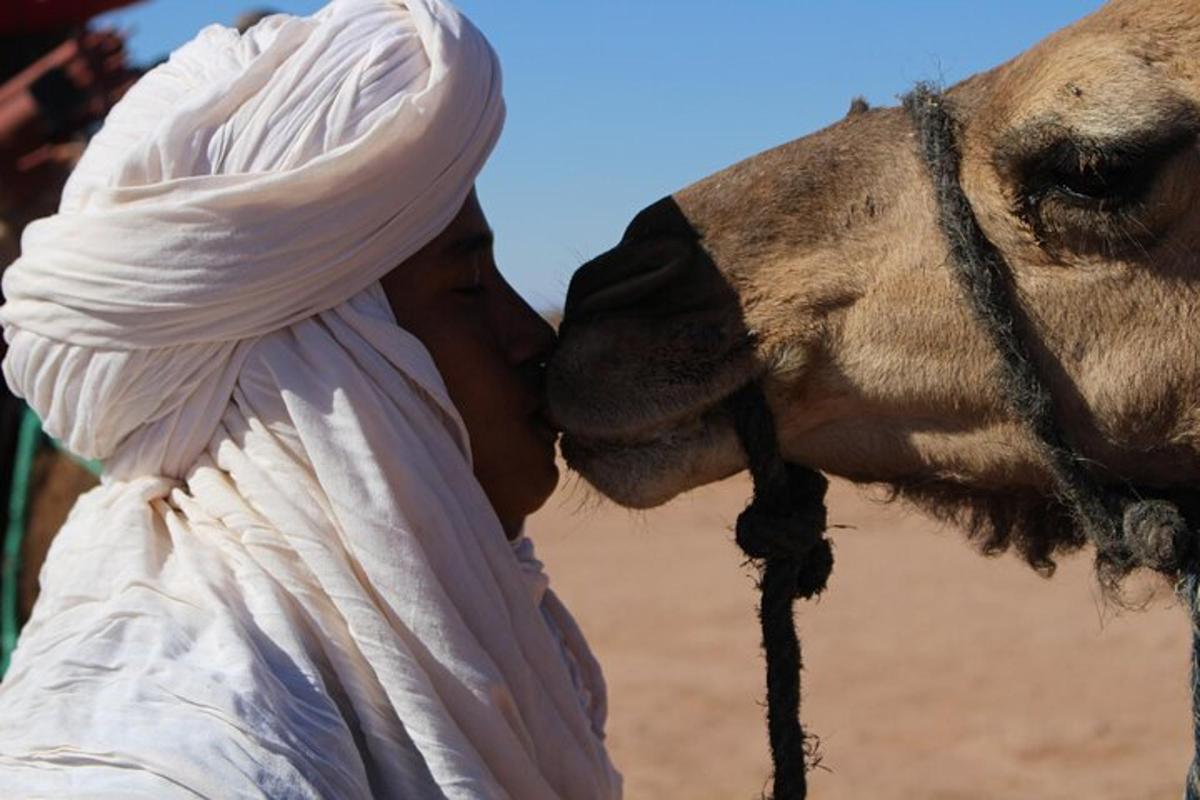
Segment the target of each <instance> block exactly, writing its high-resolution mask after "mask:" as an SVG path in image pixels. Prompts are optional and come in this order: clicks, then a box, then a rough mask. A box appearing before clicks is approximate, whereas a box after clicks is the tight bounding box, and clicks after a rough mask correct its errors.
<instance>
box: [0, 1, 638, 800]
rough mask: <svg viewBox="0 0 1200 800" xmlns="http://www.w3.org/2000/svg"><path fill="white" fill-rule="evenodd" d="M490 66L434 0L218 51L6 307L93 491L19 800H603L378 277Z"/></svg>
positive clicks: (451, 151) (206, 52)
mask: <svg viewBox="0 0 1200 800" xmlns="http://www.w3.org/2000/svg"><path fill="white" fill-rule="evenodd" d="M502 120H503V102H502V100H501V96H500V76H499V67H498V64H497V63H496V60H495V56H494V54H493V53H492V51H491V49H490V47H489V46H488V45H487V42H486V41H485V40H484V39H483V37H482V36H481V35H480V34H479V33H478V31H476V30H475V29H474V28H473V27H472V26H471V25H470V23H469V22H467V21H466V20H465V19H464V18H462V17H461V16H459V15H458V13H457V12H456V11H455V10H454V9H453V8H452V7H451V6H449V5H448V4H446V3H444V2H441V0H407V2H400V0H335V2H333V3H332V4H331V5H330V6H328V7H327V8H326V9H324V10H323V11H322V12H320V13H318V14H317V15H315V16H314V17H312V18H307V19H297V18H291V17H283V16H279V17H272V18H269V19H268V20H267V21H266V22H264V23H263V24H260V25H259V26H257V27H256V28H254V29H252V30H251V31H250V32H249V33H248V34H246V35H245V36H242V37H239V36H238V35H237V34H236V33H234V32H232V31H228V30H225V29H221V28H215V27H214V28H209V29H207V30H206V31H204V32H202V33H201V35H200V36H199V37H198V38H197V39H196V40H195V41H194V42H192V43H191V44H189V45H187V46H185V47H184V48H182V49H181V50H180V51H179V52H177V53H176V54H174V55H173V57H172V59H171V60H170V61H169V62H168V63H167V64H166V65H164V66H163V67H160V68H159V69H157V70H156V71H155V72H153V73H151V74H150V75H149V76H147V77H146V78H145V79H144V80H143V81H142V82H141V83H139V84H138V86H136V87H135V89H134V90H133V91H132V92H131V93H130V95H129V96H128V97H127V98H126V99H125V100H124V101H122V103H121V104H120V105H119V106H118V107H117V109H115V110H114V112H113V115H112V117H111V118H110V120H109V122H108V123H107V124H106V126H105V128H104V130H102V131H101V133H100V134H99V135H98V136H97V138H96V140H95V141H94V142H93V144H92V145H91V147H90V148H89V151H88V153H87V154H86V155H85V157H84V160H83V162H82V164H81V166H80V168H79V170H78V171H77V172H76V174H75V175H74V176H73V177H72V180H71V182H70V184H69V185H68V188H67V191H66V193H65V195H64V199H63V206H62V210H61V212H60V213H59V214H58V215H56V216H55V217H51V218H49V219H47V220H43V221H40V222H38V223H35V224H34V225H33V226H32V227H31V228H30V230H29V231H28V232H27V234H26V238H25V240H24V242H23V245H24V254H23V256H22V258H21V259H20V260H19V261H18V262H16V264H15V265H14V266H13V267H11V268H10V270H9V272H8V273H7V274H6V276H5V279H4V288H5V293H6V296H7V298H8V303H7V305H6V306H4V307H3V309H0V319H2V320H3V322H4V325H5V336H6V339H7V341H8V342H9V347H10V350H9V354H8V356H7V358H6V360H5V363H4V370H5V375H6V377H7V379H8V381H9V383H10V385H11V386H12V387H13V388H14V390H15V391H17V392H18V393H19V394H21V395H23V396H25V397H26V398H27V399H28V400H29V402H30V403H31V405H32V406H33V407H34V409H35V410H37V411H38V412H39V414H40V415H41V416H42V418H43V419H44V420H45V421H46V427H47V430H48V431H49V432H50V433H52V434H54V435H56V436H58V437H59V438H60V439H62V440H63V441H65V442H66V443H67V444H68V446H70V447H71V448H72V449H73V450H75V451H76V452H79V453H80V454H82V455H85V456H88V457H96V458H101V459H103V460H104V463H105V477H104V480H103V484H102V485H101V486H100V487H99V488H97V489H95V490H93V491H92V492H90V493H88V494H87V495H85V496H84V497H83V498H82V499H81V500H80V502H79V503H78V505H77V506H76V508H75V509H74V510H73V512H72V513H71V516H70V519H69V520H68V522H67V524H66V526H65V527H64V529H63V531H62V532H61V533H60V535H59V537H58V538H57V539H56V541H55V544H54V546H53V548H52V550H51V553H50V557H49V559H48V561H47V563H46V566H45V568H44V570H43V573H42V595H41V598H40V599H39V601H38V604H37V606H36V608H35V610H34V615H33V618H32V619H31V620H30V622H29V624H28V626H27V627H26V629H25V631H24V632H23V634H22V637H21V640H20V643H19V645H18V647H17V650H16V653H15V655H14V660H13V664H12V667H11V669H10V672H9V674H8V675H7V676H6V678H5V680H4V682H3V684H0V796H3V797H36V796H50V797H114V798H116V797H121V798H128V797H156V798H157V797H172V796H180V797H195V796H204V797H220V798H226V797H286V798H292V797H322V798H366V797H397V798H427V797H428V798H435V797H452V798H493V797H497V798H504V797H507V798H517V799H519V800H524V799H525V798H530V800H537V798H612V797H617V796H619V795H620V777H619V775H618V774H617V773H616V772H615V771H614V770H613V768H612V766H611V764H610V763H609V760H608V757H607V753H606V751H605V748H604V744H603V740H602V737H603V717H604V688H603V680H602V679H601V677H600V673H599V669H598V667H597V665H596V663H595V661H594V659H593V658H592V657H591V654H590V653H589V651H588V649H587V646H586V644H585V643H584V640H583V637H582V635H581V634H580V632H579V630H578V628H577V627H576V626H575V624H574V622H573V621H572V620H571V618H570V616H569V615H568V614H567V613H566V611H565V609H563V608H562V605H561V604H560V603H558V601H557V600H556V599H555V598H554V597H553V595H552V594H551V593H550V592H549V591H548V589H547V585H546V580H545V577H544V576H543V575H542V574H541V571H540V565H539V564H538V563H537V562H536V560H535V559H534V558H533V556H532V553H531V550H530V547H531V545H530V544H529V543H528V542H526V541H522V542H519V543H518V546H517V552H516V556H515V555H514V550H513V548H512V547H510V546H509V544H508V543H507V542H506V541H505V537H504V534H503V532H502V530H501V527H500V524H499V522H498V520H497V519H496V517H495V514H494V512H493V511H492V509H491V507H490V505H489V503H488V501H487V498H486V496H485V495H484V494H483V491H482V489H481V488H480V487H479V485H478V482H477V481H476V480H475V478H474V476H473V474H472V469H471V463H470V448H469V443H468V440H467V433H466V431H465V429H464V427H463V425H462V422H461V420H460V418H459V416H458V414H457V412H456V411H455V409H454V406H453V404H452V403H451V402H450V399H449V397H448V395H447V393H446V390H445V387H444V385H443V383H442V381H441V379H440V377H439V375H438V373H437V371H436V368H435V367H434V364H433V362H432V360H431V358H430V357H429V355H428V353H427V352H426V351H425V349H424V348H423V347H422V346H421V344H420V343H419V342H418V341H417V340H416V339H415V338H414V337H412V336H411V335H409V334H408V333H406V332H405V331H403V330H402V329H400V328H399V327H398V326H397V325H396V324H395V320H394V318H393V317H392V314H391V311H390V309H389V307H388V304H387V301H386V298H385V297H384V296H383V294H382V290H381V289H380V288H379V285H378V280H379V278H380V277H381V276H382V275H384V274H386V273H387V272H388V271H390V270H391V269H392V268H394V267H395V266H396V265H397V264H399V263H401V262H402V261H403V260H404V259H405V258H406V257H407V256H408V255H411V254H412V253H413V252H415V251H416V250H417V249H419V248H420V247H421V246H422V245H423V244H425V243H426V242H427V241H429V240H430V239H431V238H432V237H433V236H434V235H436V234H437V233H438V232H439V231H440V230H441V229H442V228H444V227H445V225H446V224H447V223H448V222H449V220H450V219H452V218H453V216H454V214H455V213H456V212H457V210H458V208H459V207H461V205H462V202H463V201H464V199H465V198H466V196H467V194H468V193H469V191H470V189H471V186H472V185H473V182H474V179H475V176H476V174H477V172H478V170H479V169H480V167H481V166H482V164H483V162H484V161H485V160H486V158H487V155H488V154H489V153H490V151H491V148H492V146H493V144H494V142H495V140H496V138H497V136H498V135H499V130H500V127H501V125H502Z"/></svg>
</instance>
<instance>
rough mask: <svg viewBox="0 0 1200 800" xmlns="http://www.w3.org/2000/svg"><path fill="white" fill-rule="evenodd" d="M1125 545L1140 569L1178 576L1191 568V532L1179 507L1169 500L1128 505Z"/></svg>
mask: <svg viewBox="0 0 1200 800" xmlns="http://www.w3.org/2000/svg"><path fill="white" fill-rule="evenodd" d="M1122 528H1123V529H1124V539H1125V545H1126V546H1127V547H1128V548H1129V551H1130V554H1131V555H1132V556H1133V558H1134V560H1135V562H1136V563H1137V564H1138V565H1139V566H1144V567H1148V568H1150V569H1152V570H1154V571H1156V572H1161V573H1166V574H1172V575H1174V574H1178V573H1180V572H1183V571H1186V570H1188V569H1189V567H1191V561H1192V557H1193V555H1194V553H1193V550H1194V546H1193V541H1192V531H1191V529H1190V528H1189V527H1188V523H1187V520H1185V519H1184V517H1183V514H1182V513H1180V511H1179V508H1178V507H1177V506H1176V505H1175V504H1174V503H1170V502H1168V501H1166V500H1138V501H1136V502H1132V503H1129V504H1128V505H1127V506H1125V513H1124V514H1123V519H1122Z"/></svg>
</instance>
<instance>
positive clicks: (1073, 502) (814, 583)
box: [731, 84, 1200, 800]
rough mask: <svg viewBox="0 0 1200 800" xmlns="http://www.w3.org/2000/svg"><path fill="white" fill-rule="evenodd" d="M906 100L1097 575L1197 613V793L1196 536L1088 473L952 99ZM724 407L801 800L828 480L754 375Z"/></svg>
mask: <svg viewBox="0 0 1200 800" xmlns="http://www.w3.org/2000/svg"><path fill="white" fill-rule="evenodd" d="M904 108H905V110H906V111H907V112H908V114H909V116H910V118H911V120H912V122H913V126H914V128H915V130H916V132H917V136H918V145H919V150H920V155H921V157H922V159H923V161H924V162H925V165H926V167H927V169H928V170H929V173H930V176H931V178H932V181H933V189H934V194H935V196H936V200H937V208H938V224H939V227H940V228H941V231H942V234H943V235H944V236H945V238H946V241H947V244H948V246H949V250H950V259H949V268H950V269H951V271H952V272H953V274H954V277H955V279H956V280H957V281H958V283H959V285H960V287H961V289H962V290H963V293H964V295H965V297H966V300H967V302H968V304H969V305H970V307H971V310H972V312H973V314H974V316H975V318H976V321H977V322H978V323H979V324H980V326H981V327H982V328H983V329H984V331H985V332H986V333H987V335H988V337H989V338H990V340H991V341H992V344H993V346H994V347H995V349H996V352H997V353H998V354H999V356H1000V362H1001V384H1002V386H1003V389H1004V394H1005V399H1006V401H1007V403H1008V405H1009V408H1010V409H1011V410H1012V412H1013V413H1014V415H1016V416H1017V417H1018V418H1019V419H1020V420H1021V421H1022V422H1023V423H1024V424H1025V426H1026V427H1027V429H1028V430H1029V432H1030V433H1031V434H1032V436H1033V439H1034V441H1035V442H1036V444H1037V447H1038V450H1039V452H1040V455H1041V460H1042V462H1043V464H1044V466H1045V469H1046V470H1047V472H1048V473H1049V475H1050V477H1051V479H1052V481H1053V484H1054V488H1055V492H1056V494H1057V496H1058V498H1059V500H1060V502H1062V504H1063V505H1064V506H1065V507H1066V508H1067V509H1068V511H1069V512H1070V514H1071V515H1072V517H1073V518H1074V520H1075V522H1076V524H1077V525H1078V527H1079V529H1080V530H1082V531H1083V532H1084V533H1085V535H1086V536H1087V538H1088V540H1089V541H1090V542H1091V543H1092V544H1093V545H1094V546H1095V549H1096V568H1097V573H1098V575H1099V577H1100V579H1101V580H1102V581H1103V582H1104V583H1105V584H1106V585H1107V586H1110V587H1115V586H1116V585H1117V583H1118V582H1119V581H1120V579H1121V578H1123V577H1124V576H1125V575H1127V574H1128V573H1129V572H1131V571H1132V570H1134V569H1136V568H1138V567H1147V568H1149V569H1153V570H1155V571H1158V572H1160V573H1163V574H1165V575H1168V576H1171V577H1173V578H1176V579H1177V580H1178V584H1177V591H1178V593H1179V595H1180V597H1181V599H1182V600H1183V601H1184V603H1185V605H1186V606H1187V608H1188V609H1189V611H1190V612H1191V617H1192V623H1193V646H1192V709H1193V720H1194V725H1193V728H1194V737H1195V758H1194V760H1193V762H1192V767H1191V771H1190V773H1189V776H1188V785H1187V794H1186V798H1187V800H1200V569H1198V564H1197V556H1198V555H1200V553H1197V547H1196V542H1195V537H1194V535H1193V533H1192V531H1191V529H1190V527H1189V525H1188V523H1187V521H1186V520H1185V519H1184V516H1183V514H1182V513H1181V512H1180V510H1179V508H1178V507H1177V506H1176V505H1174V504H1173V503H1171V502H1168V501H1166V500H1161V499H1142V498H1141V497H1140V496H1138V495H1137V494H1136V493H1134V492H1132V491H1127V492H1119V491H1115V490H1111V489H1108V488H1106V487H1105V486H1103V485H1101V483H1100V482H1099V481H1097V480H1096V478H1095V477H1094V476H1093V475H1092V474H1091V473H1090V472H1089V471H1088V469H1087V466H1086V462H1085V460H1084V459H1083V458H1082V457H1081V456H1080V455H1079V453H1078V452H1077V451H1076V450H1075V448H1074V447H1073V446H1072V444H1071V442H1070V441H1069V439H1068V437H1067V435H1066V434H1065V432H1064V431H1063V429H1062V428H1061V427H1060V426H1059V424H1058V421H1057V419H1056V416H1055V409H1054V401H1053V395H1052V394H1051V392H1050V390H1049V388H1048V387H1047V385H1046V382H1045V381H1044V380H1043V379H1042V377H1041V375H1040V374H1039V372H1038V369H1037V365H1036V361H1035V360H1034V358H1033V356H1032V353H1033V348H1032V346H1031V345H1032V343H1033V341H1035V340H1034V332H1033V331H1032V330H1031V329H1030V326H1029V325H1028V323H1027V322H1026V320H1025V317H1024V315H1023V313H1022V309H1021V305H1020V302H1019V300H1018V297H1017V293H1016V291H1015V287H1014V285H1013V273H1012V270H1011V268H1010V267H1009V265H1008V264H1007V262H1006V261H1005V259H1004V256H1003V255H1001V253H1000V252H999V251H998V250H997V249H996V247H995V246H994V245H993V244H992V243H991V241H990V240H989V239H988V238H987V235H986V234H985V233H984V232H983V230H982V229H981V228H980V226H979V222H978V220H977V218H976V217H975V212H974V209H973V208H972V206H971V202H970V200H969V199H968V198H967V196H966V193H965V192H964V191H963V189H962V185H961V183H960V182H959V169H960V154H959V150H958V145H957V137H956V124H957V123H956V122H955V119H954V117H953V115H952V109H951V107H950V104H949V102H948V100H947V99H946V98H945V97H944V96H943V95H942V94H941V93H940V92H939V91H937V90H936V89H934V88H933V87H931V86H929V85H927V84H919V85H918V86H917V87H916V89H914V90H913V92H912V93H910V94H909V95H907V96H906V97H905V98H904ZM731 410H732V413H733V415H734V420H735V424H736V427H737V432H738V436H739V438H740V440H741V442H742V446H743V448H744V449H745V451H746V454H747V458H748V460H749V465H750V472H751V475H752V476H753V478H754V500H753V501H752V502H751V504H750V505H749V506H748V507H747V509H746V510H745V511H744V512H743V513H742V515H741V516H740V517H739V518H738V522H737V541H738V544H739V545H740V546H741V547H742V549H743V551H744V552H745V553H746V555H747V556H749V557H750V559H751V560H752V561H755V562H756V563H759V564H760V565H761V581H760V589H761V591H762V604H761V607H760V612H759V616H760V621H761V623H762V633H763V648H764V650H765V651H766V661H767V720H768V726H767V727H768V731H769V734H770V743H771V756H772V761H773V763H774V787H773V797H774V800H804V798H805V797H806V796H807V791H808V787H807V779H806V774H805V771H806V768H807V767H806V760H812V759H814V758H815V745H814V744H813V742H814V740H813V739H812V738H811V737H810V736H809V735H807V734H805V732H804V730H803V727H802V726H801V724H800V721H799V718H798V715H799V707H800V676H799V672H800V668H801V658H800V645H799V641H798V638H797V636H796V630H795V624H794V619H793V616H792V605H793V603H794V601H795V599H796V598H797V597H804V598H808V597H812V596H814V595H817V594H819V593H820V592H821V591H822V590H823V589H824V588H825V584H826V581H827V580H828V577H829V574H830V572H831V570H832V568H833V554H832V550H831V549H830V544H829V541H828V540H827V539H826V538H825V537H824V531H825V508H824V494H825V488H826V483H825V480H824V478H822V477H821V476H820V475H819V474H818V473H816V472H814V471H812V470H810V469H807V468H804V467H798V466H795V465H791V464H785V463H784V461H783V459H782V456H781V455H780V452H779V445H778V440H777V437H776V432H775V428H774V422H773V418H772V416H771V412H770V409H769V408H768V406H767V403H766V399H765V398H764V396H763V393H762V390H761V388H760V387H759V386H758V385H757V384H754V385H751V386H749V387H747V388H746V389H743V390H742V391H741V392H739V393H738V394H737V395H735V396H734V397H733V398H732V400H731Z"/></svg>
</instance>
